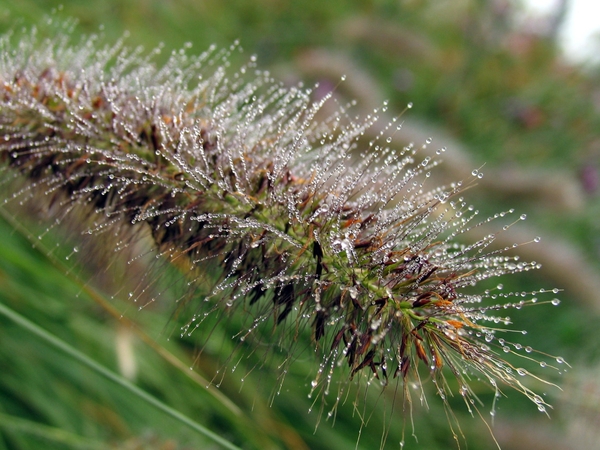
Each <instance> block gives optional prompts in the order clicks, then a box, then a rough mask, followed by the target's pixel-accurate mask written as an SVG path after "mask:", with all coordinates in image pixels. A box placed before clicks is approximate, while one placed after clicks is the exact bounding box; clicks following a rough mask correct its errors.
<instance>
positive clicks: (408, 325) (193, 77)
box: [0, 27, 564, 415]
mask: <svg viewBox="0 0 600 450" xmlns="http://www.w3.org/2000/svg"><path fill="white" fill-rule="evenodd" d="M66 28H68V27H66ZM235 48H236V47H235V46H234V47H232V48H231V49H226V50H221V51H219V50H217V49H215V48H210V49H209V50H208V51H206V52H204V53H201V54H200V55H198V56H192V55H190V54H189V53H190V52H189V51H177V52H173V53H172V55H171V56H170V58H169V59H168V61H167V62H166V63H165V64H164V65H157V64H156V63H155V57H156V54H157V53H158V50H157V51H155V52H150V53H149V54H146V53H144V52H143V51H142V50H141V49H129V48H127V47H126V46H124V45H123V43H122V42H119V43H117V44H116V45H110V46H104V45H103V44H101V43H100V42H99V39H98V38H97V37H93V36H92V37H89V36H88V37H86V38H85V39H83V40H82V41H81V42H79V43H74V39H73V38H72V35H71V34H70V32H69V31H66V32H64V33H61V34H57V35H55V36H54V37H52V38H47V39H44V38H41V37H38V36H37V33H36V32H35V30H34V31H33V32H30V33H25V34H20V35H18V36H15V35H14V34H12V33H9V34H7V35H5V36H3V37H2V39H1V41H0V58H1V62H0V132H1V136H0V158H1V160H2V163H3V166H4V169H3V170H4V173H3V176H2V178H3V183H4V185H3V190H8V186H12V185H13V184H15V183H18V182H19V181H20V182H21V184H19V188H18V189H14V190H12V192H11V194H10V195H8V197H7V198H6V200H5V203H11V204H14V203H17V202H22V201H24V200H26V199H28V198H33V199H35V201H36V202H37V201H40V202H42V203H44V204H46V205H49V206H48V207H49V208H51V209H52V210H53V211H54V214H55V215H56V221H57V222H62V221H64V220H66V218H67V217H68V216H69V213H70V212H71V211H75V210H78V211H79V210H81V208H82V207H83V208H86V210H87V211H88V213H89V214H91V215H90V219H89V223H88V225H89V228H87V229H86V231H84V234H86V233H88V234H91V235H94V234H99V233H102V232H105V231H106V230H107V229H108V230H115V229H116V230H119V231H120V232H123V233H126V232H127V230H128V229H136V230H139V229H144V230H145V231H146V233H148V234H149V235H150V236H151V240H152V249H151V250H152V251H154V252H155V253H156V254H157V255H159V256H160V257H161V258H163V259H164V260H165V261H171V262H173V263H174V264H175V265H176V266H177V267H178V268H179V270H181V271H183V273H184V274H185V275H186V277H187V278H186V279H187V280H188V284H189V285H190V286H191V288H190V291H191V294H190V295H188V296H187V297H186V299H185V301H182V302H181V303H182V304H180V306H179V308H178V309H179V310H181V311H182V312H185V313H187V317H185V324H184V325H183V327H182V329H181V333H182V334H184V335H192V336H194V335H195V333H200V334H201V333H202V330H203V327H204V326H208V325H207V324H206V322H207V321H208V320H209V319H210V318H213V317H215V316H216V317H221V316H222V317H225V316H227V315H229V314H240V315H241V317H243V319H241V323H242V324H243V326H241V327H240V329H239V332H238V333H237V334H236V335H235V336H233V337H232V339H233V340H234V341H235V342H237V343H236V344H235V345H236V346H237V347H238V348H240V349H242V350H243V349H247V348H249V347H252V346H253V345H255V346H258V345H259V343H264V342H267V343H269V341H270V344H271V345H273V346H275V345H279V346H281V347H283V348H286V346H289V349H290V352H289V356H288V357H287V358H286V360H285V363H284V364H282V365H280V366H279V368H280V370H282V371H285V370H287V368H288V367H289V365H290V364H293V355H294V349H295V348H297V347H299V345H298V344H297V343H298V341H299V340H304V341H305V342H308V345H309V347H310V348H311V349H312V350H311V353H314V355H312V356H311V357H312V358H314V361H315V368H314V372H313V378H312V383H311V385H312V388H311V389H309V392H307V395H317V396H320V397H323V398H327V399H329V398H330V397H331V401H329V402H328V406H327V408H328V410H329V415H331V414H332V413H334V411H335V409H336V407H337V405H338V403H339V402H341V401H343V399H344V395H345V393H346V390H347V389H348V386H349V384H350V383H349V380H352V379H354V378H358V376H359V375H360V376H361V377H362V378H367V380H368V382H372V381H374V380H379V382H380V384H381V385H383V386H386V385H388V383H391V382H394V383H398V386H400V389H399V390H398V392H399V393H400V395H401V396H402V398H403V404H404V413H405V414H409V413H410V408H411V407H412V406H411V404H412V403H411V402H412V400H411V392H413V395H414V392H420V388H419V389H417V390H416V391H415V389H413V388H412V387H411V386H413V385H414V386H421V384H422V380H424V379H427V380H429V381H430V382H431V383H433V385H434V392H436V393H437V396H439V397H440V399H441V401H442V402H443V403H444V404H445V405H446V406H448V403H447V398H448V397H449V396H451V395H452V396H462V397H463V398H464V403H465V405H466V408H467V409H468V410H469V411H471V412H472V413H474V414H479V415H481V414H480V412H479V406H478V403H477V399H476V396H475V394H474V392H473V390H472V388H471V387H470V380H472V379H477V380H480V382H481V381H482V382H483V383H486V384H488V385H489V386H490V387H491V389H492V390H493V391H495V392H496V393H499V392H501V389H502V388H503V387H512V388H514V389H516V390H517V391H520V392H521V393H522V394H524V395H525V396H527V397H528V398H529V399H531V400H532V401H533V402H534V403H535V405H536V406H537V408H538V409H539V410H540V411H546V409H547V408H548V406H549V405H547V403H546V401H545V400H544V399H543V398H542V397H541V396H540V395H538V394H537V393H535V392H534V391H532V390H531V389H530V388H529V387H527V380H531V379H532V378H534V379H536V380H540V379H539V378H538V377H537V376H536V375H534V374H532V373H530V372H529V371H528V370H526V369H525V368H522V367H518V366H515V365H514V364H515V363H514V362H509V360H510V361H514V360H522V361H525V362H530V361H535V359H534V358H533V356H532V354H533V355H535V354H536V353H535V351H533V350H532V349H531V348H530V347H527V346H524V345H522V344H519V343H513V342H511V341H510V340H509V339H504V338H502V337H500V336H502V335H501V334H500V332H501V331H502V330H503V329H504V328H505V326H506V325H508V324H509V323H510V318H508V317H506V316H505V313H506V311H505V310H506V309H508V308H510V309H520V308H521V307H522V306H525V305H529V304H533V303H538V304H539V303H554V304H557V303H558V300H556V299H554V300H552V299H544V298H541V299H540V300H539V301H538V296H542V297H543V296H545V295H552V293H553V292H552V289H548V290H545V289H540V290H539V291H534V292H528V293H522V294H521V293H504V292H503V291H502V290H501V286H498V287H496V288H488V289H481V288H480V289H477V285H480V283H481V284H484V286H486V287H489V286H491V284H490V281H489V280H494V279H496V278H498V277H500V276H504V275H509V274H515V273H519V272H524V271H528V270H531V269H536V268H538V264H537V263H535V262H531V263H528V262H522V261H520V260H519V259H518V258H517V257H515V256H507V255H506V254H505V253H506V250H509V249H508V248H501V249H497V248H495V247H494V245H493V244H494V241H495V238H496V236H497V233H495V234H488V235H485V236H482V237H481V238H479V239H478V240H476V241H474V242H471V243H465V242H467V241H468V239H466V235H467V234H468V235H469V236H471V235H472V232H477V230H478V229H479V228H480V227H481V225H482V224H486V223H488V222H491V221H493V220H497V221H502V220H508V222H507V225H505V226H504V228H507V227H509V226H511V225H513V224H515V223H517V222H519V221H520V220H522V219H524V216H521V217H514V218H512V219H511V218H510V217H512V216H511V213H513V211H506V212H501V213H498V214H496V215H495V216H493V217H489V218H485V219H481V218H480V217H479V215H478V211H477V210H476V209H475V208H474V207H473V206H471V205H469V204H468V203H467V201H466V200H465V199H464V198H463V191H465V189H467V188H469V187H471V186H473V185H475V184H476V181H477V179H478V177H479V176H480V173H479V171H478V170H475V171H473V173H472V174H466V177H465V180H463V181H457V182H455V183H452V184H449V185H447V186H441V187H437V186H435V184H434V183H435V181H434V180H435V176H434V175H435V174H434V170H435V166H436V165H437V164H438V161H437V159H436V158H435V157H431V156H425V155H423V156H422V155H421V153H423V152H422V151H421V147H420V146H419V145H409V146H406V147H404V148H396V146H394V142H393V136H394V133H396V131H397V130H396V129H397V128H398V129H399V128H400V126H399V124H400V120H394V121H392V122H391V123H389V124H388V125H387V126H384V127H383V129H382V131H381V132H380V133H377V134H376V136H375V137H374V138H373V139H371V140H370V141H369V140H368V139H365V137H364V135H365V134H367V135H368V134H369V130H371V129H372V127H373V125H374V124H375V123H376V122H377V121H378V119H379V118H378V115H379V113H380V111H377V110H376V111H373V112H372V113H371V114H369V115H367V116H366V117H365V118H362V119H358V118H356V117H355V116H354V113H352V109H353V108H352V106H353V105H352V104H350V105H347V106H342V105H339V106H337V107H336V109H335V112H334V113H332V114H329V115H327V116H326V117H325V116H324V114H323V109H324V108H323V106H324V105H325V104H326V103H327V104H329V103H332V102H333V100H332V95H331V94H329V95H326V96H325V97H323V98H321V99H318V100H315V99H314V96H313V93H312V92H311V90H310V89H304V88H302V87H300V86H298V87H286V86H284V85H283V84H281V83H278V82H276V81H275V80H273V79H272V77H271V76H270V74H269V73H268V72H265V71H260V70H257V69H256V64H255V61H254V58H252V57H251V58H250V60H249V62H248V63H247V64H246V65H244V66H242V67H241V68H239V69H237V70H235V71H234V70H231V69H229V68H228V66H229V59H230V55H229V54H230V52H231V51H234V50H235ZM159 50H160V49H159ZM381 109H382V111H383V110H385V109H386V105H383V106H382V108H381ZM426 145H427V143H426ZM441 152H442V149H440V150H438V151H437V153H438V154H440V153H441ZM23 180H25V181H23ZM503 218H504V219H503ZM499 228H500V229H499V231H498V232H502V225H500V226H499ZM105 236H113V235H112V234H110V233H105ZM115 240H118V239H117V238H115ZM537 240H539V239H538V238H535V239H532V242H534V241H537ZM131 242H133V241H131ZM131 242H129V241H125V240H123V241H120V244H119V245H121V246H123V247H127V246H129V245H132V244H131ZM144 242H146V241H144ZM148 282H150V280H148ZM494 284H497V282H495V283H494ZM136 295H137V294H135V293H134V295H133V296H136ZM150 301H151V300H150ZM183 304H185V307H184V306H182V305H183ZM211 326H212V325H211ZM207 334H210V333H207ZM244 351H245V350H244ZM256 351H262V350H260V349H257V350H256ZM537 354H538V355H539V354H540V353H537ZM514 355H517V356H520V357H521V359H519V358H514V357H512V356H514ZM507 357H510V358H507ZM555 360H556V361H557V363H564V361H563V360H562V358H556V359H555ZM544 364H546V363H544ZM535 365H537V362H536V364H535ZM548 366H551V364H550V363H548ZM344 380H345V381H344ZM423 383H424V381H423ZM448 407H449V406H448Z"/></svg>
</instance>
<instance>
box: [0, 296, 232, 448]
mask: <svg viewBox="0 0 600 450" xmlns="http://www.w3.org/2000/svg"><path fill="white" fill-rule="evenodd" d="M0 314H2V315H4V316H5V317H7V318H8V319H10V320H12V321H13V322H14V323H16V324H17V325H19V326H20V327H22V328H24V329H26V330H27V331H30V332H31V333H33V334H35V335H36V336H38V337H39V338H41V339H43V340H44V341H45V342H47V343H48V344H50V345H52V346H53V347H55V348H57V349H58V350H60V351H62V352H64V353H65V354H67V355H69V356H70V357H72V358H73V359H75V360H77V361H79V362H80V363H82V364H84V365H85V366H87V367H89V368H90V369H92V370H93V371H95V372H97V373H98V374H100V375H102V376H103V377H105V378H107V379H108V380H110V381H112V382H114V383H116V384H117V385H120V386H121V387H123V388H125V389H127V390H128V391H130V392H132V393H133V394H134V395H136V396H138V397H139V398H141V399H142V400H145V401H146V402H147V403H149V404H150V405H152V406H154V407H155V408H157V409H159V410H161V411H163V412H165V413H166V414H168V415H169V416H171V417H173V418H175V419H176V420H178V421H179V422H181V423H183V424H185V425H187V426H188V427H190V428H191V429H192V430H194V431H197V432H198V433H200V434H203V435H204V436H206V437H208V438H209V439H211V440H213V441H214V442H216V443H217V444H219V445H221V446H222V447H224V448H226V449H231V450H239V447H237V446H235V445H233V444H232V443H231V442H228V441H226V440H225V439H223V438H222V437H221V436H219V435H217V434H215V433H213V432H212V431H210V430H209V429H207V428H205V427H204V426H202V425H200V424H199V423H196V422H194V421H193V420H191V419H190V418H189V417H187V416H185V415H183V414H182V413H180V412H179V411H177V410H175V409H173V408H171V407H170V406H167V405H165V404H164V403H163V402H161V401H160V400H158V399H156V398H155V397H153V396H151V395H150V394H148V393H147V392H145V391H143V390H142V389H140V388H138V387H137V386H135V385H134V384H132V383H130V382H129V381H127V380H126V379H124V378H122V377H120V376H119V375H117V374H115V373H114V372H112V371H110V370H108V369H107V368H106V367H104V366H102V365H100V364H99V363H97V362H96V361H94V360H93V359H91V358H89V357H88V356H86V355H85V354H83V353H81V352H79V351H78V350H76V349H75V348H73V347H71V346H70V345H69V344H67V343H66V342H64V341H63V340H61V339H59V338H57V337H56V336H54V335H52V334H50V333H48V332H47V331H46V330H44V329H42V328H40V327H39V326H38V325H36V324H35V323H33V322H31V321H29V320H28V319H26V318H25V317H23V316H22V315H20V314H19V313H17V312H15V311H13V310H12V309H10V308H9V307H7V306H6V305H3V304H2V303H0Z"/></svg>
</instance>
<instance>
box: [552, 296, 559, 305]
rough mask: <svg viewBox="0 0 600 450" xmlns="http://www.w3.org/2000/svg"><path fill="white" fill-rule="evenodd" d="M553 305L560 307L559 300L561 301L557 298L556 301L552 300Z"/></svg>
mask: <svg viewBox="0 0 600 450" xmlns="http://www.w3.org/2000/svg"><path fill="white" fill-rule="evenodd" d="M551 303H552V304H553V305H554V306H558V305H560V300H559V299H557V298H555V299H554V300H552V302H551Z"/></svg>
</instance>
